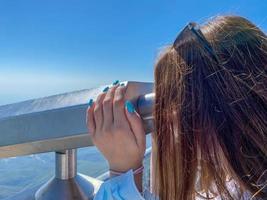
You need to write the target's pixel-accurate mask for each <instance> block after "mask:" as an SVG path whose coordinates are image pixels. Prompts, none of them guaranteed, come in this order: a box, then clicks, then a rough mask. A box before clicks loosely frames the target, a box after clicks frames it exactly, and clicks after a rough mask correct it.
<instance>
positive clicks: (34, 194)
mask: <svg viewBox="0 0 267 200" xmlns="http://www.w3.org/2000/svg"><path fill="white" fill-rule="evenodd" d="M101 184H102V181H99V180H97V179H94V178H92V177H89V176H86V175H83V174H79V173H78V174H77V176H76V177H75V178H72V179H70V180H61V179H57V178H55V177H53V178H52V179H50V180H49V181H48V182H47V183H46V184H45V185H43V186H41V185H38V186H36V187H34V188H31V189H27V190H24V191H22V192H20V193H19V194H17V195H14V196H11V197H8V198H5V199H3V200H36V199H38V198H39V199H49V200H84V199H86V200H92V199H93V196H94V195H95V194H96V192H97V191H98V189H99V187H100V185H101ZM40 187H41V188H40ZM44 190H45V192H44ZM42 194H45V195H42Z"/></svg>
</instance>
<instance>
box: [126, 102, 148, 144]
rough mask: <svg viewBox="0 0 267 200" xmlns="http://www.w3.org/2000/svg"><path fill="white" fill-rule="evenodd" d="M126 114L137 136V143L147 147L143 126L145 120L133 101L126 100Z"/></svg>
mask: <svg viewBox="0 0 267 200" xmlns="http://www.w3.org/2000/svg"><path fill="white" fill-rule="evenodd" d="M125 109H126V116H127V119H128V121H129V124H130V127H131V129H132V131H133V133H134V136H135V138H136V142H137V145H138V146H139V147H141V148H142V149H145V148H146V136H145V130H144V127H143V121H142V119H141V117H140V115H139V114H138V113H137V112H136V110H135V108H134V105H133V104H132V102H131V101H129V100H127V101H126V102H125Z"/></svg>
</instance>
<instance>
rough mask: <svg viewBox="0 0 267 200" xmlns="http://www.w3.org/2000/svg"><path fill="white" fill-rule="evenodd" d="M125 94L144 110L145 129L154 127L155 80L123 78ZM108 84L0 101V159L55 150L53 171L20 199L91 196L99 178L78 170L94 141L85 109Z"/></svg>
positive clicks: (83, 197) (84, 197) (66, 199)
mask: <svg viewBox="0 0 267 200" xmlns="http://www.w3.org/2000/svg"><path fill="white" fill-rule="evenodd" d="M125 84H126V86H127V90H126V95H125V99H128V100H131V101H132V102H133V104H134V105H135V107H136V109H137V112H138V113H139V114H140V115H141V117H142V119H143V123H144V127H145V131H146V133H150V132H152V131H153V118H152V108H153V104H154V94H153V83H144V82H125ZM105 87H106V86H102V87H98V88H94V89H89V90H82V91H76V92H71V93H66V94H60V95H55V96H50V97H45V98H41V99H35V100H29V101H24V102H20V103H15V104H10V105H4V106H0V137H1V140H0V158H6V157H14V156H21V155H30V154H36V153H43V152H55V157H56V161H55V165H56V167H55V176H54V177H53V178H52V179H51V180H49V181H48V182H47V183H46V184H44V185H43V186H42V187H40V188H34V189H32V190H29V191H25V192H24V193H23V194H20V195H18V196H16V197H11V198H9V199H10V200H11V199H16V200H24V199H25V200H26V199H27V200H31V199H35V200H47V199H49V200H59V199H64V200H73V199H81V200H89V199H92V198H93V196H94V194H95V192H96V191H97V190H98V188H99V186H100V184H101V181H99V180H98V179H94V178H91V177H88V176H85V175H82V174H77V158H76V155H77V151H76V149H77V148H81V147H87V146H92V145H93V144H92V142H91V140H90V137H89V135H88V133H87V128H86V122H85V120H86V119H85V118H86V115H85V114H86V109H87V106H88V100H89V99H90V98H93V99H96V97H97V96H98V94H99V93H100V92H102V90H103V88H105Z"/></svg>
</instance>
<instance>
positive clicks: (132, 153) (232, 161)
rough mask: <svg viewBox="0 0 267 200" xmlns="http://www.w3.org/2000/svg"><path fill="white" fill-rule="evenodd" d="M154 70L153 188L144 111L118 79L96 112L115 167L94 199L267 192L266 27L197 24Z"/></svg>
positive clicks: (95, 126) (98, 135) (97, 128)
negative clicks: (147, 173) (147, 185)
mask: <svg viewBox="0 0 267 200" xmlns="http://www.w3.org/2000/svg"><path fill="white" fill-rule="evenodd" d="M154 75H155V106H154V112H153V116H154V120H155V132H154V133H152V149H153V150H152V169H153V170H152V171H153V173H152V177H153V178H152V180H153V183H152V191H151V192H153V194H151V193H150V192H148V191H145V192H144V193H142V173H141V172H142V159H143V156H144V152H145V133H144V129H143V125H142V120H141V118H140V116H139V115H138V113H137V112H136V111H135V109H134V107H133V105H132V104H131V102H130V101H126V102H125V100H124V92H125V90H126V86H123V85H119V84H114V86H113V87H111V88H109V89H108V90H107V89H106V90H105V91H104V92H103V93H101V94H100V95H99V96H98V98H97V100H96V102H93V101H92V100H91V101H90V106H89V108H88V112H87V115H88V117H87V119H88V121H87V125H88V129H89V133H90V135H91V138H92V140H93V142H94V144H95V146H97V148H98V149H99V150H100V151H101V152H102V153H103V155H104V156H105V157H106V159H107V160H108V162H109V167H110V174H111V178H110V179H109V180H108V181H106V182H105V183H103V184H102V186H101V188H100V190H99V191H98V192H97V194H96V196H95V200H107V199H114V200H115V199H116V200H122V199H125V200H139V199H160V200H195V199H226V200H230V199H234V200H237V199H238V200H239V199H267V189H266V188H267V157H266V155H267V37H266V35H265V34H264V33H263V32H262V31H261V30H260V29H259V28H258V27H256V26H255V25H253V24H252V23H251V22H249V21H248V20H246V19H245V18H242V17H238V16H219V17H216V18H214V19H212V20H210V21H208V22H207V23H206V24H204V25H202V26H198V25H197V24H195V23H189V24H188V25H187V26H186V27H185V28H184V29H183V30H182V32H180V33H179V35H178V36H177V38H176V40H175V41H174V43H173V44H172V45H171V46H169V47H168V48H167V49H166V50H165V51H164V53H163V54H162V55H161V56H160V58H159V60H158V62H157V64H156V66H155V73H154Z"/></svg>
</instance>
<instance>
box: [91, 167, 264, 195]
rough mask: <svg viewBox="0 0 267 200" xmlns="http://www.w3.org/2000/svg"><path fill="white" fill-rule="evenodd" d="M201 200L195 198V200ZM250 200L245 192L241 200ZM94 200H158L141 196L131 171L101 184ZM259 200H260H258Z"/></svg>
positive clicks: (230, 187)
mask: <svg viewBox="0 0 267 200" xmlns="http://www.w3.org/2000/svg"><path fill="white" fill-rule="evenodd" d="M232 184H233V182H229V183H228V184H227V187H228V190H229V192H230V193H232V194H233V197H234V198H238V197H235V193H237V191H236V187H235V186H233V185H232ZM200 199H201V200H203V198H198V197H196V200H200ZM248 199H251V194H250V192H245V193H244V194H243V197H242V198H241V200H248ZM94 200H159V198H157V197H156V196H155V195H153V194H151V193H150V192H149V191H148V190H145V191H144V194H143V195H142V194H141V193H140V192H139V191H138V189H137V187H136V185H135V182H134V175H133V170H129V171H128V172H126V173H124V174H122V175H120V176H116V177H113V178H111V179H109V180H107V181H106V182H104V183H102V185H101V186H100V189H99V191H98V192H97V193H96V196H95V198H94ZM214 200H221V198H220V197H215V198H214ZM259 200H261V199H260V198H259Z"/></svg>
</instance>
